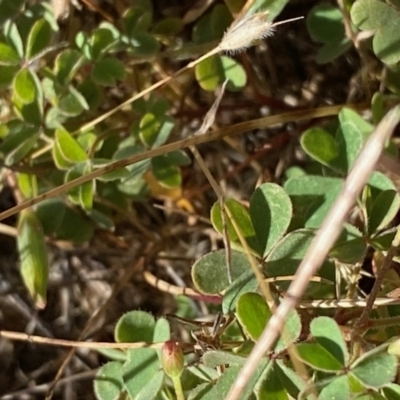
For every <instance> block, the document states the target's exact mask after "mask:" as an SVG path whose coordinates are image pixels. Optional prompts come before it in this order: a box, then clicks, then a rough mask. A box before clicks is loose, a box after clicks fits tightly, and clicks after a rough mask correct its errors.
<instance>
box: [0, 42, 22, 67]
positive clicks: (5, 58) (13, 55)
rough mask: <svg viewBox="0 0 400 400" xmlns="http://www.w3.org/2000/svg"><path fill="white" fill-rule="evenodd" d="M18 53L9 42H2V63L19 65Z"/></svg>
mask: <svg viewBox="0 0 400 400" xmlns="http://www.w3.org/2000/svg"><path fill="white" fill-rule="evenodd" d="M19 62H20V58H19V56H18V53H17V52H16V51H15V50H14V49H13V48H12V47H11V46H9V45H8V44H6V43H3V42H0V65H18V64H19Z"/></svg>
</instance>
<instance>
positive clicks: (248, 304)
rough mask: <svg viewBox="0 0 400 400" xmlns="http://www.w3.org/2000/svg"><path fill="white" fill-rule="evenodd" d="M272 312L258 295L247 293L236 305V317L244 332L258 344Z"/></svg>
mask: <svg viewBox="0 0 400 400" xmlns="http://www.w3.org/2000/svg"><path fill="white" fill-rule="evenodd" d="M271 315H272V313H271V310H270V309H269V307H268V305H267V303H266V302H265V300H264V299H263V297H262V296H260V295H259V294H257V293H245V294H243V295H242V296H240V298H239V300H238V302H237V304H236V316H237V318H238V321H239V323H240V325H241V326H242V327H243V329H244V332H245V333H246V334H247V335H248V336H249V337H250V338H251V340H253V341H254V342H256V341H257V340H258V339H259V338H260V336H261V334H262V332H263V330H264V328H265V326H266V324H267V322H268V321H269V319H270V318H271Z"/></svg>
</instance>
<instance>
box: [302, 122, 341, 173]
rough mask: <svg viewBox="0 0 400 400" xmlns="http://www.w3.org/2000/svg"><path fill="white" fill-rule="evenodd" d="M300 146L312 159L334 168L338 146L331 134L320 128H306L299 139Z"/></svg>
mask: <svg viewBox="0 0 400 400" xmlns="http://www.w3.org/2000/svg"><path fill="white" fill-rule="evenodd" d="M300 144H301V147H302V148H303V149H304V151H305V152H306V153H307V154H308V155H309V156H310V157H312V158H313V159H314V160H316V161H318V162H320V163H321V164H323V165H326V166H327V167H331V168H335V163H334V161H335V160H336V159H337V157H338V148H337V145H336V142H335V139H334V137H333V136H332V135H330V134H329V133H328V132H326V131H325V130H323V129H321V128H318V127H316V128H310V129H308V130H306V131H305V132H304V133H303V134H302V136H301V139H300Z"/></svg>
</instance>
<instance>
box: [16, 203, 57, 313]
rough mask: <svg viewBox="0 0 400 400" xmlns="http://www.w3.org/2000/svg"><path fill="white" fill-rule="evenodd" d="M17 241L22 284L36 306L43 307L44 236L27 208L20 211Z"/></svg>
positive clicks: (44, 292)
mask: <svg viewBox="0 0 400 400" xmlns="http://www.w3.org/2000/svg"><path fill="white" fill-rule="evenodd" d="M17 243H18V252H19V257H20V262H21V267H20V272H21V276H22V279H23V281H24V284H25V286H26V287H27V289H28V291H29V294H30V295H31V296H32V299H33V301H34V302H35V305H36V307H38V308H44V307H45V306H46V292H47V281H48V275H49V266H48V258H47V249H46V238H45V237H44V234H43V229H42V225H41V223H40V220H39V219H38V217H37V216H36V215H35V213H34V212H32V211H30V210H29V209H28V210H23V211H21V213H20V218H19V222H18V236H17Z"/></svg>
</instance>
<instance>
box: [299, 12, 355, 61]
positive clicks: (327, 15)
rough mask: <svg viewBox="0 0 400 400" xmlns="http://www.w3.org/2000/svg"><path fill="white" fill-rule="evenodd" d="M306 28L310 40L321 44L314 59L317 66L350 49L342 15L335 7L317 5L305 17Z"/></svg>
mask: <svg viewBox="0 0 400 400" xmlns="http://www.w3.org/2000/svg"><path fill="white" fill-rule="evenodd" d="M307 28H308V31H309V33H310V36H311V38H312V39H313V40H314V41H315V42H318V43H321V44H322V47H321V49H320V50H319V51H318V54H317V57H316V61H317V62H318V63H319V64H325V63H328V62H330V61H332V60H334V59H335V58H337V57H339V56H340V55H342V54H343V53H345V52H346V51H347V50H348V49H349V48H350V47H351V41H350V39H349V38H348V37H347V36H346V34H345V27H344V23H343V16H342V13H341V12H340V10H339V8H337V7H333V6H331V5H329V4H317V5H316V6H315V7H314V8H313V9H312V10H311V11H310V12H309V14H308V15H307Z"/></svg>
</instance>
